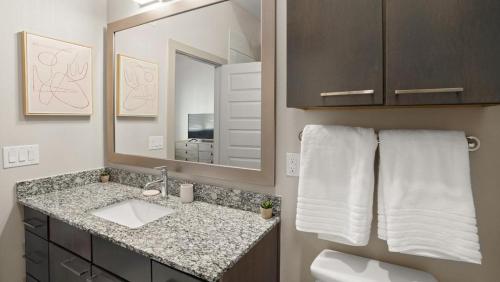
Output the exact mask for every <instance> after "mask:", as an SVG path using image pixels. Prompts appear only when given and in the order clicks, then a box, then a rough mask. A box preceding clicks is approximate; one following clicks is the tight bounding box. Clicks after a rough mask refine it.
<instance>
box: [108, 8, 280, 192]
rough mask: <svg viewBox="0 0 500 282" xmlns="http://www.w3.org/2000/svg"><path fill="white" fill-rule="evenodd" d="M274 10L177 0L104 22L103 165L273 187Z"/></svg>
mask: <svg viewBox="0 0 500 282" xmlns="http://www.w3.org/2000/svg"><path fill="white" fill-rule="evenodd" d="M261 1H262V2H261ZM274 9H275V2H274V0H228V1H214V0H201V1H200V0H197V1H195V0H179V1H172V2H168V3H166V4H165V5H164V6H163V7H160V8H158V9H156V10H153V11H150V12H146V13H144V14H140V15H136V16H132V17H130V18H127V19H124V20H120V21H118V22H115V23H111V24H109V25H108V46H107V47H108V52H107V55H108V66H107V70H108V76H107V78H108V103H110V105H112V106H110V105H108V109H109V111H108V126H109V128H108V159H109V161H110V162H115V163H123V164H130V165H142V166H154V165H158V164H161V165H167V166H169V167H170V168H171V169H175V170H178V171H184V172H191V173H195V174H199V175H200V174H201V175H205V176H211V177H216V178H224V179H235V180H242V181H247V182H254V183H259V184H272V183H271V182H273V181H274V94H275V93H274V76H275V75H274V73H275V68H274V59H275V58H274V52H275V50H274V29H275V23H274V22H275V18H274ZM269 154H272V156H271V155H269ZM245 172H248V173H245ZM242 178H243V179H242ZM256 178H260V179H256Z"/></svg>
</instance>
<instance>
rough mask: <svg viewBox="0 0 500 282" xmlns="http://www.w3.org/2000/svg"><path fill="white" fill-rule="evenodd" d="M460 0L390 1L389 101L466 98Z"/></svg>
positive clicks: (433, 101) (451, 101)
mask: <svg viewBox="0 0 500 282" xmlns="http://www.w3.org/2000/svg"><path fill="white" fill-rule="evenodd" d="M462 1H463V0H439V1H436V0H418V1H415V0H387V1H386V104H388V105H429V104H461V103H464V102H465V98H464V97H465V95H466V92H468V91H469V89H466V88H465V80H464V38H463V30H464V22H463V18H462V6H463V4H462ZM471 2H472V1H471ZM471 5H483V4H482V2H481V3H480V4H479V3H475V4H471Z"/></svg>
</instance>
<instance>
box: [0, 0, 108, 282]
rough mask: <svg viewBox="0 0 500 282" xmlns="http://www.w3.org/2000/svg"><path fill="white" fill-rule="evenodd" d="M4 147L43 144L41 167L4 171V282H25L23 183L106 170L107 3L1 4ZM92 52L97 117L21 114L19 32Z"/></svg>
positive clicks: (26, 0) (0, 272) (0, 218)
mask: <svg viewBox="0 0 500 282" xmlns="http://www.w3.org/2000/svg"><path fill="white" fill-rule="evenodd" d="M0 11H2V18H1V23H2V27H1V28H0V39H1V40H2V42H1V45H0V62H1V64H0V72H1V73H2V75H1V76H0V90H1V91H0V92H1V94H0V147H1V146H8V145H22V144H40V158H41V163H40V165H37V166H29V167H19V168H11V169H3V168H2V167H0V281H2V282H20V281H24V260H23V258H22V255H23V250H24V246H23V244H24V233H23V226H22V224H21V209H20V207H19V206H18V205H17V204H16V201H15V191H14V183H15V182H16V181H18V180H23V179H29V178H35V177H41V176H48V175H54V174H59V173H64V172H69V171H77V170H82V169H88V168H95V167H100V166H102V165H103V106H102V105H103V95H102V94H103V47H102V46H103V36H104V33H103V32H104V27H105V25H106V1H105V0H92V1H90V0H37V1H35V0H16V1H0ZM23 30H26V31H30V32H33V33H37V34H41V35H46V36H51V37H55V38H60V39H65V40H69V41H74V42H79V43H82V44H85V45H89V46H93V50H92V51H93V66H94V69H93V71H94V73H93V79H94V88H93V90H94V114H93V115H92V116H91V117H90V118H89V117H31V118H25V117H24V116H23V114H22V103H21V93H20V87H19V85H20V75H19V74H20V71H21V70H20V59H19V58H20V57H19V53H20V49H21V48H20V46H19V41H18V39H19V37H18V34H17V33H18V32H20V31H23Z"/></svg>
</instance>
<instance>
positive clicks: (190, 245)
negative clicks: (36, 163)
mask: <svg viewBox="0 0 500 282" xmlns="http://www.w3.org/2000/svg"><path fill="white" fill-rule="evenodd" d="M132 198H135V199H142V200H145V201H148V202H152V203H156V204H160V205H163V206H167V207H169V208H172V209H174V210H176V213H175V214H172V215H169V216H166V217H163V218H160V219H158V220H156V221H154V222H151V223H148V224H146V225H144V226H142V227H140V228H137V229H130V228H128V227H125V226H122V225H119V224H116V223H113V222H110V221H107V220H104V219H101V218H99V217H96V216H94V215H92V214H90V213H89V211H91V210H94V209H97V208H101V207H105V206H108V205H110V204H113V203H116V202H120V201H123V200H126V199H132ZM18 201H19V202H20V203H21V204H23V205H26V206H28V207H30V208H33V209H35V210H38V211H40V212H43V213H45V214H47V215H49V216H51V217H54V218H57V219H59V220H62V221H64V222H66V223H68V224H70V225H72V226H75V227H78V228H80V229H83V230H85V231H88V232H90V233H92V234H94V235H96V236H99V237H102V238H105V239H108V240H110V241H112V242H114V243H116V244H118V245H120V246H122V247H125V248H128V249H130V250H133V251H135V252H138V253H141V254H143V255H145V256H147V257H149V258H151V259H154V260H156V261H159V262H161V263H163V264H165V265H168V266H170V267H172V268H175V269H177V270H180V271H183V272H186V273H189V274H192V275H194V276H197V277H199V278H202V279H205V280H208V281H218V280H219V279H220V278H221V277H222V275H223V274H224V273H225V272H226V271H227V270H228V269H229V268H231V267H232V266H233V265H234V264H236V262H238V260H239V259H240V258H241V257H242V256H243V255H245V254H246V253H247V252H248V251H249V250H250V249H251V248H252V247H253V246H254V245H255V244H256V243H257V242H258V241H259V240H260V239H261V238H263V237H264V235H266V234H267V232H268V231H270V230H271V229H272V228H273V227H274V226H275V225H277V224H278V222H279V218H273V219H270V220H264V219H262V218H261V217H260V215H259V214H257V213H253V212H249V211H243V210H237V209H232V208H228V207H223V206H219V205H214V204H208V203H205V202H198V201H195V202H193V203H189V204H182V203H181V202H180V200H179V198H178V197H174V196H169V198H168V199H165V198H162V197H161V196H160V195H158V196H153V197H145V196H142V190H141V189H139V188H134V187H131V186H126V185H122V184H118V183H113V182H110V183H106V184H103V183H93V184H88V185H84V186H80V187H75V188H70V189H66V190H61V191H55V192H50V193H46V194H39V195H33V196H26V197H22V198H19V199H18Z"/></svg>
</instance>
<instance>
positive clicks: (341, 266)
mask: <svg viewBox="0 0 500 282" xmlns="http://www.w3.org/2000/svg"><path fill="white" fill-rule="evenodd" d="M311 273H312V275H313V277H314V278H315V279H316V280H317V281H318V282H437V280H436V278H434V276H432V275H431V274H429V273H427V272H423V271H420V270H415V269H411V268H408V267H403V266H399V265H395V264H390V263H385V262H381V261H378V260H374V259H368V258H364V257H359V256H354V255H349V254H344V253H341V252H337V251H332V250H323V251H322V252H321V253H320V254H319V255H318V256H317V257H316V259H315V260H314V261H313V263H312V264H311Z"/></svg>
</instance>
